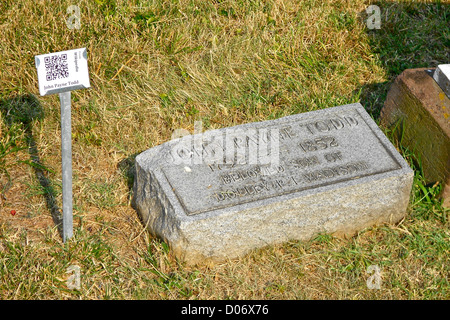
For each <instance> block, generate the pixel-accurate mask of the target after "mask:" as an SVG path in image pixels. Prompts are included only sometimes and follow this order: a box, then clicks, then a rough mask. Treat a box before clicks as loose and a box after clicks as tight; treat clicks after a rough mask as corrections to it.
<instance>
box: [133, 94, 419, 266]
mask: <svg viewBox="0 0 450 320" xmlns="http://www.w3.org/2000/svg"><path fill="white" fill-rule="evenodd" d="M412 181H413V171H412V170H411V169H410V168H409V166H408V164H407V163H406V162H405V160H404V159H403V158H402V157H401V156H400V154H399V153H398V152H397V150H396V149H395V148H394V147H393V146H392V144H391V143H390V142H389V140H388V139H387V138H386V137H385V136H384V134H383V133H382V132H381V130H380V129H379V128H378V127H377V125H376V124H375V122H374V121H373V120H372V119H371V118H370V116H369V115H368V114H367V112H366V111H365V110H364V108H363V107H362V106H361V105H360V104H359V103H356V104H350V105H345V106H339V107H334V108H328V109H323V110H318V111H313V112H308V113H302V114H297V115H293V116H288V117H284V118H280V119H277V120H270V121H264V122H256V123H249V124H244V125H240V126H236V127H231V128H223V129H217V130H211V131H206V132H204V133H202V134H196V135H190V136H186V137H183V138H179V139H175V140H171V141H169V142H166V143H164V144H162V145H159V146H156V147H153V148H151V149H149V150H147V151H145V152H143V153H141V154H140V155H138V156H137V157H136V176H135V184H134V199H133V200H134V206H135V208H136V210H137V211H138V213H139V214H140V216H141V217H142V220H143V223H144V224H145V226H146V227H147V228H148V229H149V231H150V232H151V233H152V234H153V235H156V236H158V237H160V238H162V239H163V240H164V241H166V242H167V243H168V244H169V246H170V247H171V249H172V251H173V253H174V254H175V255H176V256H177V257H178V258H180V259H182V260H184V261H186V262H187V263H190V264H197V263H209V262H220V261H223V260H226V259H231V258H236V257H239V256H241V255H243V254H245V253H247V252H249V251H250V250H252V249H256V248H260V247H263V246H266V245H270V244H276V243H281V242H285V241H289V240H307V239H310V238H311V237H314V236H315V235H317V234H318V233H321V232H327V233H332V234H336V235H348V236H350V235H353V234H354V233H355V232H357V231H359V230H361V229H363V228H365V227H368V226H372V225H374V224H380V223H384V222H387V223H395V222H397V221H399V220H400V219H402V218H403V217H404V215H405V213H406V208H407V205H408V202H409V196H410V190H411V186H412Z"/></svg>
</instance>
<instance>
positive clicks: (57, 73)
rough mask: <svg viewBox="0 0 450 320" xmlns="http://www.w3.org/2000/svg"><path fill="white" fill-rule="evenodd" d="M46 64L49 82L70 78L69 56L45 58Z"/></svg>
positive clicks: (61, 55)
mask: <svg viewBox="0 0 450 320" xmlns="http://www.w3.org/2000/svg"><path fill="white" fill-rule="evenodd" d="M44 63H45V72H46V73H47V75H46V77H47V81H51V80H55V79H62V78H67V77H68V76H69V67H68V64H67V54H65V53H63V54H60V55H59V54H55V55H52V56H48V57H45V59H44Z"/></svg>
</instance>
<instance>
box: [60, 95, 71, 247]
mask: <svg viewBox="0 0 450 320" xmlns="http://www.w3.org/2000/svg"><path fill="white" fill-rule="evenodd" d="M59 101H60V104H61V163H62V194H63V241H64V242H66V240H68V239H70V238H72V235H73V214H72V125H71V114H70V91H66V92H61V93H60V94H59Z"/></svg>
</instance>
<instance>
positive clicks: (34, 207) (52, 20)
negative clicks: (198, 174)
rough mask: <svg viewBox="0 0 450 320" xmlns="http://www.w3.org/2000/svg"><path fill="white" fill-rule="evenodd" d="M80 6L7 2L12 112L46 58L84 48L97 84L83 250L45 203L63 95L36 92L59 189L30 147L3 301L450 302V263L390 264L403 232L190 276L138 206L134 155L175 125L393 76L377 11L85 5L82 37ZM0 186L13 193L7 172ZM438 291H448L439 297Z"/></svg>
mask: <svg viewBox="0 0 450 320" xmlns="http://www.w3.org/2000/svg"><path fill="white" fill-rule="evenodd" d="M71 4H73V3H72V1H60V2H57V3H55V2H54V1H33V2H32V1H28V0H20V1H2V3H1V4H0V12H1V13H0V34H1V35H2V41H1V42H0V52H1V60H0V80H1V88H0V98H2V99H3V104H4V105H8V103H9V102H10V101H14V99H17V97H20V96H21V95H25V94H28V93H31V94H33V95H36V96H37V95H38V87H37V75H36V71H35V66H34V56H35V55H38V54H43V53H47V52H56V51H60V50H67V49H72V48H78V47H86V48H87V51H88V58H89V69H90V77H91V86H92V88H91V89H89V90H78V91H75V92H72V130H73V157H72V159H73V172H74V175H73V198H74V228H75V237H74V240H73V241H71V242H70V243H69V244H66V245H64V244H62V243H61V239H60V236H59V233H58V230H57V228H56V226H55V224H54V222H53V220H52V217H51V214H50V212H49V208H48V207H47V204H46V197H48V194H49V193H51V192H53V193H54V195H55V197H56V200H57V203H58V204H61V187H60V185H61V168H60V159H61V154H60V128H59V126H60V125H59V101H58V97H57V96H46V97H38V100H39V103H40V107H41V108H42V110H43V112H44V116H43V117H42V118H39V119H34V120H33V121H32V122H31V130H30V132H31V133H32V138H33V139H34V141H35V143H36V146H37V151H38V155H39V158H40V160H41V162H42V164H43V165H44V166H45V167H46V168H48V169H50V171H46V172H45V175H46V177H47V178H48V179H49V181H50V182H51V185H52V187H53V191H51V190H50V191H49V190H43V188H42V185H41V184H40V183H39V181H38V179H37V177H36V172H35V170H34V168H33V167H31V166H30V165H28V164H24V163H20V162H19V161H20V160H22V161H29V160H30V154H29V153H28V152H27V149H25V150H22V151H19V152H16V153H13V154H11V155H9V156H8V157H7V158H6V160H7V163H8V164H9V165H10V166H9V167H8V168H9V170H8V172H9V174H10V176H11V181H12V184H11V185H10V186H8V187H7V188H6V189H4V192H3V193H2V196H3V198H2V201H1V207H0V265H3V267H0V279H1V282H0V297H1V298H4V299H17V298H21V299H49V298H60V299H73V298H75V299H76V298H82V299H104V298H116V299H117V298H119V299H181V298H189V299H226V298H231V299H370V298H383V299H384V298H388V299H397V298H423V297H427V296H428V297H431V298H445V297H447V298H448V291H447V290H444V289H442V288H441V286H444V284H445V281H444V280H442V278H443V277H444V276H445V275H447V276H448V269H447V268H443V267H439V266H440V265H441V263H442V261H447V262H448V256H447V255H444V256H438V257H437V258H436V261H437V262H436V263H435V264H433V263H431V262H429V261H425V260H423V259H422V260H421V259H419V258H417V257H416V256H414V255H413V254H410V255H408V256H406V258H405V259H406V260H405V259H403V260H401V259H400V260H399V261H397V262H395V266H393V265H394V262H392V261H394V260H395V259H396V258H395V257H396V255H397V251H399V250H401V248H400V247H399V246H402V245H401V244H400V245H399V244H397V242H398V237H406V238H404V241H406V242H405V243H409V242H408V241H413V240H414V239H409V238H407V237H408V235H407V234H405V233H404V232H403V233H402V232H398V231H395V230H394V229H389V228H388V229H385V228H384V227H381V228H374V229H370V230H366V231H364V232H363V233H362V234H361V235H360V236H358V237H357V238H356V239H352V240H342V239H334V238H331V237H330V238H327V237H323V238H319V239H318V240H316V241H314V242H308V243H297V242H293V243H288V244H285V245H277V246H273V247H269V248H264V249H261V250H258V251H255V252H252V253H251V254H249V255H248V256H246V257H243V258H242V259H239V260H235V261H230V262H227V263H224V264H220V265H216V266H214V267H202V266H199V267H187V266H184V265H182V264H180V263H179V262H178V261H176V260H175V259H174V258H173V257H172V256H171V254H170V250H167V248H166V247H165V245H164V244H163V243H161V242H159V241H158V240H156V239H152V238H151V237H149V236H148V234H147V233H146V232H145V230H144V229H143V226H142V224H141V223H140V221H139V218H138V216H137V215H136V212H135V211H134V210H133V209H132V207H131V206H130V195H131V190H130V183H131V181H132V180H130V179H132V177H131V176H130V168H131V165H132V163H133V159H134V156H135V155H136V154H138V153H140V152H142V151H144V150H146V149H148V148H151V147H153V146H155V145H158V144H161V143H163V142H165V141H168V140H169V139H170V138H171V134H172V132H173V131H174V130H175V129H181V128H183V129H187V130H189V131H191V132H193V128H194V121H197V120H202V121H203V128H204V129H213V128H219V127H225V126H231V125H235V124H241V123H244V122H251V121H260V120H266V119H273V118H277V117H281V116H284V115H289V114H293V113H297V112H305V111H309V110H314V109H317V108H325V107H330V106H334V105H339V104H344V103H349V102H354V101H357V100H358V99H359V98H360V96H359V94H358V92H359V90H360V89H361V87H362V86H364V85H368V84H372V83H381V82H384V81H386V80H387V78H388V74H387V71H386V70H385V69H384V68H383V66H382V62H380V60H379V59H378V57H377V55H376V54H374V53H373V52H372V50H371V46H370V44H369V42H370V41H369V36H368V34H367V30H366V29H365V27H364V25H363V23H362V22H360V21H359V20H358V17H357V16H358V14H359V13H360V12H363V11H364V10H365V8H366V7H367V5H368V4H367V2H365V1H338V0H335V1H320V2H317V3H316V2H314V1H278V0H275V1H261V2H251V1H249V2H245V1H206V2H205V1H187V0H180V1H175V2H172V1H164V2H163V1H154V2H153V4H150V5H144V4H143V5H142V6H143V8H142V9H139V8H136V6H138V5H139V1H134V3H131V2H128V1H122V0H117V1H107V0H104V1H95V2H94V1H79V2H78V5H79V6H80V8H81V29H79V30H77V29H73V30H70V29H68V28H67V26H66V23H65V21H66V19H67V17H68V15H67V13H66V8H67V7H68V6H69V5H71ZM139 14H140V15H141V16H139ZM146 14H147V16H146V17H147V18H148V19H147V18H143V17H144V16H145V15H146ZM146 19H147V21H146ZM5 110H6V109H4V108H3V109H2V113H1V116H2V120H3V121H1V122H0V125H1V126H2V127H1V128H2V131H1V132H2V134H3V138H2V139H6V136H5V132H6V131H5V130H6V128H7V127H8V124H7V117H8V115H7V114H6V113H5ZM15 123H16V124H17V125H19V126H20V125H22V127H21V128H22V129H18V131H17V133H16V136H17V137H19V138H20V137H21V138H20V139H19V140H20V141H21V142H20V143H19V144H20V145H21V146H25V147H26V146H27V144H26V136H27V133H26V130H25V129H24V124H23V123H21V122H20V121H16V122H15ZM28 138H30V137H29V136H28ZM3 141H5V140H3ZM1 182H2V184H3V186H7V177H6V176H2V180H1ZM60 207H61V205H60ZM11 210H16V212H17V213H16V215H15V216H12V215H11ZM432 210H437V212H440V211H439V210H440V209H432ZM417 223H419V224H422V225H421V226H422V227H424V228H425V229H426V230H427V231H426V232H429V233H430V232H431V231H430V230H432V228H433V227H432V226H430V224H431V225H433V226H434V224H436V225H438V227H439V228H441V227H442V226H441V225H440V224H439V223H440V222H439V223H438V222H433V221H432V222H430V223H429V224H427V223H428V222H423V221H420V222H416V221H415V220H414V219H413V218H411V219H410V220H408V221H407V222H405V224H408V226H413V227H414V226H416V225H417ZM445 228H447V229H445V230H446V231H445V234H446V235H447V236H448V224H447V225H446V227H445ZM430 234H431V236H433V235H434V234H432V232H431V233H430ZM431 236H430V237H431ZM437 236H440V235H437ZM321 239H322V240H321ZM433 239H434V238H433ZM380 241H381V243H384V245H385V246H387V247H386V248H380V247H379V245H378V243H380ZM400 243H402V242H401V241H400ZM407 245H408V244H405V246H407ZM352 250H353V251H352ZM408 250H409V249H408ZM408 250H407V251H408ZM411 250H412V249H411ZM417 250H418V249H417ZM439 252H440V251H439ZM72 264H77V265H79V266H80V267H81V274H82V288H81V290H69V289H67V286H66V283H65V280H66V279H67V275H66V274H65V271H66V269H67V267H68V266H69V265H72ZM368 264H380V265H382V266H383V267H384V272H385V273H384V275H383V277H384V278H383V281H384V282H383V288H382V289H381V290H369V289H367V287H366V283H365V281H366V279H367V277H368V275H367V274H366V273H365V270H366V267H367V266H368ZM15 265H17V266H20V267H18V269H17V270H16V271H15V272H14V273H13V272H12V271H11V270H12V269H11V268H13V267H14V266H15ZM428 269H429V270H428ZM426 270H428V271H427V272H425V271H426ZM428 275H430V276H428ZM433 275H434V277H433ZM444 278H445V277H444ZM443 281H444V282H443ZM446 283H447V285H448V282H446ZM426 285H429V286H435V287H436V288H438V289H439V290H440V291H439V290H438V291H437V292H436V293H435V294H432V293H429V292H428V291H426V289H424V286H425V287H426ZM430 290H432V289H430ZM436 290H437V289H436Z"/></svg>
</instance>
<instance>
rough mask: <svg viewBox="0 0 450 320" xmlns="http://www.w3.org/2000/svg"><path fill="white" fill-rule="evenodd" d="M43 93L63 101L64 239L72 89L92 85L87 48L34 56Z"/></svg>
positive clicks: (68, 228) (68, 232)
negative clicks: (56, 95) (56, 94)
mask: <svg viewBox="0 0 450 320" xmlns="http://www.w3.org/2000/svg"><path fill="white" fill-rule="evenodd" d="M35 61H36V69H37V73H38V79H39V92H40V94H41V96H45V95H49V94H55V93H58V94H59V101H60V104H61V167H62V191H63V241H64V242H66V241H67V240H69V239H70V238H71V237H72V236H73V212H72V209H73V206H72V125H71V109H70V100H71V99H70V96H71V91H72V90H76V89H84V88H89V87H90V82H89V72H88V66H87V52H86V48H81V49H74V50H69V51H62V52H56V53H49V54H44V55H39V56H36V57H35Z"/></svg>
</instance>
